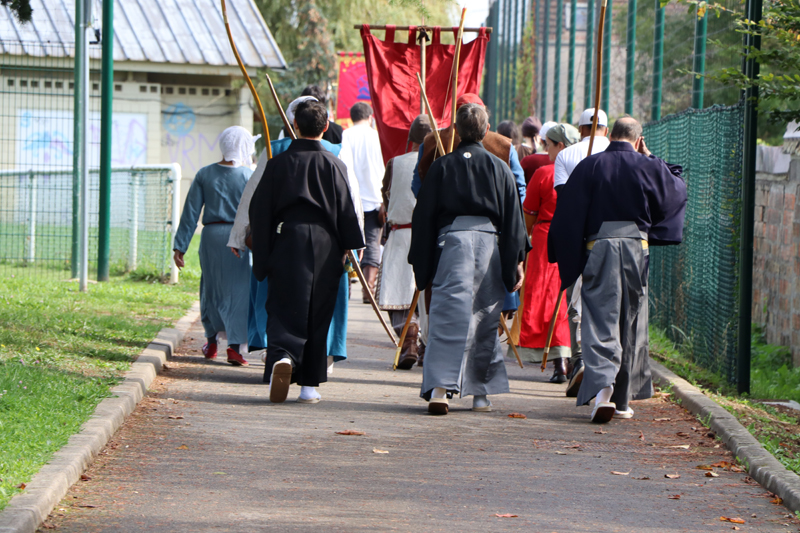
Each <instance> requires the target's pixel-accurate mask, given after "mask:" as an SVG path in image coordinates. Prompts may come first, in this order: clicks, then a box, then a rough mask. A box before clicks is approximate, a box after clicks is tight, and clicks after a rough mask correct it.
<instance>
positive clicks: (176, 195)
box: [169, 163, 181, 283]
mask: <svg viewBox="0 0 800 533" xmlns="http://www.w3.org/2000/svg"><path fill="white" fill-rule="evenodd" d="M170 175H171V176H172V240H171V241H170V244H172V245H173V246H174V242H175V234H176V233H178V226H179V225H180V222H181V221H180V219H181V213H180V211H181V166H180V165H179V164H178V163H173V164H172V171H171V172H170ZM178 272H179V270H178V266H177V265H176V264H175V261H170V276H169V281H170V283H178Z"/></svg>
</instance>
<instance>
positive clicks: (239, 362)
mask: <svg viewBox="0 0 800 533" xmlns="http://www.w3.org/2000/svg"><path fill="white" fill-rule="evenodd" d="M227 353H228V362H229V363H230V364H232V365H233V366H249V365H250V363H248V362H247V361H245V358H244V357H242V354H239V353H236V352H235V351H233V350H232V349H231V348H228V352H227Z"/></svg>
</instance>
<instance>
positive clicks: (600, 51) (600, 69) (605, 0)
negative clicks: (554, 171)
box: [542, 0, 608, 372]
mask: <svg viewBox="0 0 800 533" xmlns="http://www.w3.org/2000/svg"><path fill="white" fill-rule="evenodd" d="M607 6H608V0H603V2H602V4H600V21H599V24H598V26H597V78H596V80H595V91H594V116H593V117H592V131H591V132H590V134H589V152H588V153H587V154H586V157H589V156H590V155H592V147H593V146H594V134H595V133H597V116H598V115H599V113H598V110H599V109H600V92H601V88H602V78H603V28H604V26H605V21H606V7H607ZM564 292H565V291H563V290H562V291H560V292H559V293H558V302H557V303H556V309H555V311H554V312H553V318H552V320H550V331H549V332H548V333H547V342H546V343H545V345H544V355H543V356H542V372H544V368H545V366H546V365H547V355H548V354H549V353H550V343H552V342H553V331H554V329H555V325H556V319H557V318H558V310H559V308H560V307H561V300H562V299H563V297H564Z"/></svg>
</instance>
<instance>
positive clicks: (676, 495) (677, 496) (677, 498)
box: [667, 494, 681, 500]
mask: <svg viewBox="0 0 800 533" xmlns="http://www.w3.org/2000/svg"><path fill="white" fill-rule="evenodd" d="M667 498H668V499H670V500H680V499H681V495H680V494H673V495H672V496H667Z"/></svg>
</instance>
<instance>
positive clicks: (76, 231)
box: [70, 0, 88, 278]
mask: <svg viewBox="0 0 800 533" xmlns="http://www.w3.org/2000/svg"><path fill="white" fill-rule="evenodd" d="M83 7H84V4H83V0H75V68H74V74H75V82H74V83H75V95H74V96H75V98H74V101H73V110H72V121H73V134H72V251H71V254H70V268H71V270H72V278H77V277H78V275H79V274H80V253H81V251H80V242H81V165H82V164H83V161H82V160H81V154H82V153H84V152H83V151H82V150H81V146H85V139H84V137H83V136H84V131H85V128H84V127H85V122H84V120H83V119H82V118H81V117H82V116H83V117H85V113H84V112H85V110H84V109H83V100H84V99H83V92H85V91H86V86H85V85H84V75H83V70H84V69H85V68H86V67H88V65H86V64H85V63H84V61H83V59H84V57H85V54H84V52H83V51H84V48H86V31H85V27H84V23H83V22H84V18H85V15H84V13H83Z"/></svg>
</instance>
